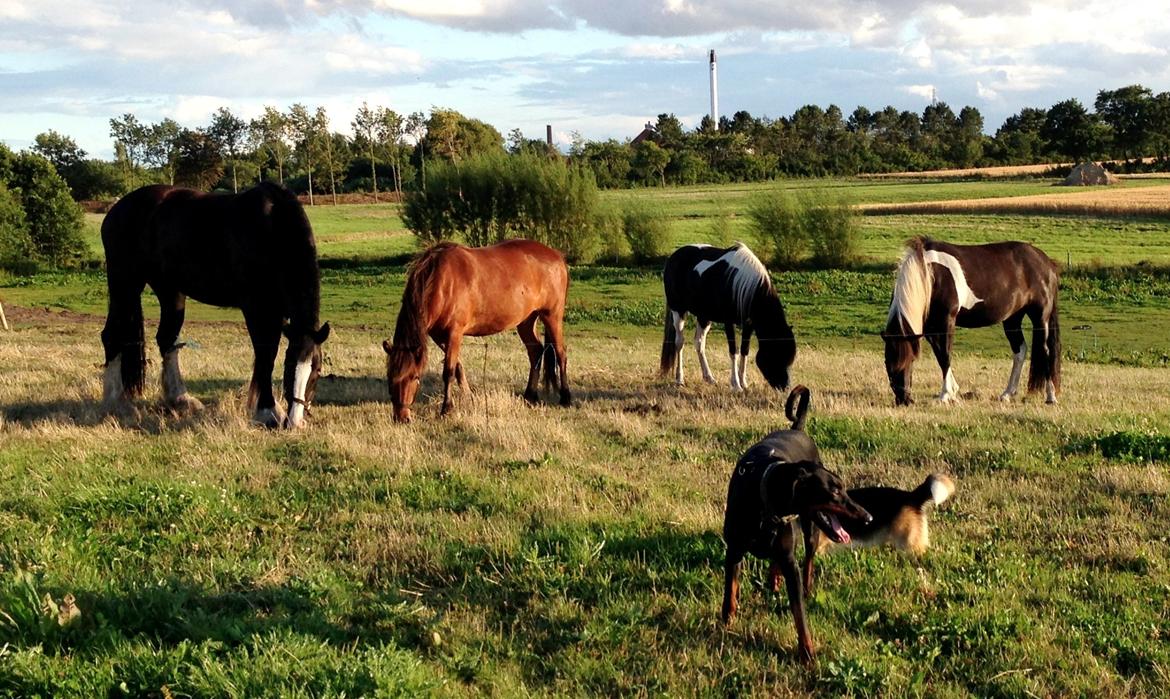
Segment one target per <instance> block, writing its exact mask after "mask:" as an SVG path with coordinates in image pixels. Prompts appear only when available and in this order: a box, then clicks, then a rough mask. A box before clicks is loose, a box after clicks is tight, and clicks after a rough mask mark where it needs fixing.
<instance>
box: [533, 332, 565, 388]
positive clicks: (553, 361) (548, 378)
mask: <svg viewBox="0 0 1170 699" xmlns="http://www.w3.org/2000/svg"><path fill="white" fill-rule="evenodd" d="M537 362H543V363H544V390H545V391H559V390H561V378H560V371H559V369H560V366H561V358H560V357H559V356H557V347H556V345H555V344H553V341H552V333H550V332H549V331H548V324H547V323H545V326H544V351H543V352H541V353H540V359H538V360H537Z"/></svg>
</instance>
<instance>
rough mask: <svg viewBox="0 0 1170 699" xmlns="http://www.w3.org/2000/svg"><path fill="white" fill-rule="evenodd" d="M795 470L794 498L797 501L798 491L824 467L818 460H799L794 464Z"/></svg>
mask: <svg viewBox="0 0 1170 699" xmlns="http://www.w3.org/2000/svg"><path fill="white" fill-rule="evenodd" d="M793 467H794V470H793V474H792V500H791V501H790V502H793V503H795V502H796V498H797V491H798V490H799V489H800V488H801V486H803V485H805V484H807V483H808V482H809V480H811V479H813V478H815V477H816V475H817V472H818V471H820V470H822V469H824V466H822V465H821V464H820V463H818V462H816V461H798V462H796V463H795V464H793Z"/></svg>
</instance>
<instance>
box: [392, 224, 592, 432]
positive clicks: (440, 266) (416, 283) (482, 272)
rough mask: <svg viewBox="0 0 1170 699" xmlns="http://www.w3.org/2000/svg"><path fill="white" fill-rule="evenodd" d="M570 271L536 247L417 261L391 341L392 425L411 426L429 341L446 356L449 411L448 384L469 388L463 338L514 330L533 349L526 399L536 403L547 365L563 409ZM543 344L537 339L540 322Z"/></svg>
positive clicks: (442, 254)
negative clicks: (462, 354)
mask: <svg viewBox="0 0 1170 699" xmlns="http://www.w3.org/2000/svg"><path fill="white" fill-rule="evenodd" d="M568 291H569V268H568V265H566V264H565V258H564V256H562V255H561V253H559V252H557V251H556V250H553V249H552V248H550V247H548V246H546V245H542V244H541V243H538V242H535V241H532V240H505V241H504V242H502V243H496V244H495V245H490V246H488V247H483V248H469V247H465V246H463V245H458V244H456V243H439V244H438V245H434V246H432V247H430V248H428V249H427V250H425V251H423V252H422V254H420V255H419V256H418V258H416V259H415V260H414V262H412V263H411V265H410V270H409V272H408V274H407V278H406V289H405V290H404V291H403V293H402V308H401V309H400V310H399V312H398V321H397V323H396V325H395V328H394V338H393V341H391V340H386V341H384V342H383V343H382V349H384V350H385V351H386V383H387V387H388V388H389V391H390V400H391V402H392V403H393V404H394V420H395V421H396V422H410V419H411V416H410V408H411V406H412V405H413V404H414V399H415V394H416V393H417V392H418V387H419V382H420V379H421V378H422V372H423V370H424V369H425V368H426V365H427V338H428V337H430V339H432V340H434V341H435V344H436V345H438V346H439V348H440V349H441V350H443V353H444V357H443V408H442V411H441V413H440V414H441V415H448V414H449V413H450V412H451V379H452V378H454V379H455V380H456V381H457V382H458V383H459V386H460V387H461V388H463V389H464V390H466V389H467V384H466V377H465V374H464V372H463V364H462V363H461V362H460V361H459V350H460V348H461V347H462V346H463V337H464V336H466V335H470V336H472V337H481V336H485V335H494V334H496V333H498V332H503V331H504V330H508V329H509V328H515V329H516V332H517V333H518V334H519V335H520V340H521V341H522V342H523V343H524V347H525V349H527V350H528V363H529V372H528V386H527V387H526V388H525V390H524V398H525V400H527V401H528V402H529V403H535V402H536V401H537V399H538V395H537V392H536V384H537V379H538V377H539V374H540V368H541V363H542V359H543V358H544V355H545V353H546V352H547V353H549V354H550V356H549V358H548V361H545V362H544V382H545V387H546V388H548V387H550V386H551V387H554V388H556V389H557V390H559V391H560V398H561V405H566V406H567V405H569V404H570V402H571V400H572V397H571V395H570V392H569V381H568V375H567V373H566V367H567V363H566V355H565V339H564V333H563V328H562V325H563V318H564V313H565V301H566V298H567V295H568ZM537 320H540V321H541V323H542V324H543V325H544V334H545V340H544V342H543V343H541V341H540V340H538V339H537V337H536V321H537Z"/></svg>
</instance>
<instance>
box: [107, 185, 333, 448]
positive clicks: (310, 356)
mask: <svg viewBox="0 0 1170 699" xmlns="http://www.w3.org/2000/svg"><path fill="white" fill-rule="evenodd" d="M102 245H103V247H104V248H105V253H106V281H107V285H108V287H109V311H108V313H107V316H106V325H105V328H104V329H103V330H102V344H103V345H104V347H105V357H106V365H105V367H106V368H105V380H104V387H103V396H102V403H103V406H104V407H105V408H106V409H107V410H110V411H115V410H118V409H121V408H125V407H126V406H128V400H129V399H130V398H135V397H140V396H141V395H142V393H143V389H144V383H145V380H144V373H145V367H146V349H145V340H144V333H143V317H142V291H143V289H144V288H145V287H146V285H150V288H151V290H152V291H153V292H154V295H155V296H156V297H157V298H158V301H159V307H160V309H161V316H160V318H159V324H158V332H157V333H156V335H155V341H156V342H157V344H158V349H159V353H160V354H161V355H162V388H163V394H164V399H165V401H166V403H167V405H169V406H170V407H171V408H173V409H175V410H177V411H179V412H189V411H194V410H198V409H200V408H202V407H203V406H202V403H200V402H199V400H198V399H196V398H195V397H193V396H192V395H191V394H190V393H189V392H188V391H187V387H186V386H185V385H184V383H183V378H182V375H181V373H180V371H179V349H181V348H182V347H183V344H179V343H178V339H179V331H180V330H181V329H182V327H183V319H184V315H185V311H186V303H187V297H190V298H193V299H195V300H197V301H201V302H203V303H207V304H211V305H213V306H221V307H230V308H239V309H241V310H242V311H243V313H244V321H245V323H246V324H247V327H248V334H249V335H250V336H251V339H252V348H253V350H254V351H255V361H254V363H253V366H252V380H251V384H250V386H249V392H248V393H249V404H250V405H252V406H254V408H255V414H254V417H253V419H254V420H255V421H256V422H258V423H260V424H262V425H264V426H266V427H278V426H285V427H300V426H302V425H303V424H304V421H305V417H306V416H307V415H308V411H309V405H310V404H311V403H312V400H313V396H314V394H315V392H316V384H317V377H318V376H319V374H320V371H321V359H322V354H321V345H322V343H324V342H325V340H326V338H328V337H329V324H328V323H325V324H324V325H321V326H320V327H318V325H317V321H318V318H317V316H318V312H319V306H320V295H321V291H320V271H319V269H318V266H317V245H316V242H315V240H314V238H313V229H312V228H311V227H310V225H309V220H308V218H307V217H306V216H305V211H304V209H303V208H302V207H301V204H300V202H299V201H297V198H296V197H295V196H294V195H293V194H292V192H289V191H288V190H287V189H285V188H283V187H280V186H278V185H275V184H272V183H267V182H266V183H262V184H260V185H258V186H256V187H253V188H252V189H249V190H246V191H244V192H241V193H239V194H205V193H203V192H197V191H195V190H191V189H182V188H177V187H171V186H167V185H149V186H146V187H141V188H139V189H136V190H134V191H133V192H131V193H129V194H127V195H126V196H124V197H122V198H121V199H119V200H118V202H117V203H116V204H114V206H113V207H111V208H110V211H109V213H108V214H106V218H105V220H104V221H103V222H102ZM282 333H283V334H284V336H285V337H287V338H288V350H287V351H286V353H285V359H284V397H285V400H286V401H287V402H288V411H287V415H286V414H284V411H283V410H282V409H281V408H280V407H279V406H277V405H276V400H275V398H274V397H273V395H272V368H273V364H274V363H275V361H276V354H277V351H278V350H279V349H280V337H281V334H282Z"/></svg>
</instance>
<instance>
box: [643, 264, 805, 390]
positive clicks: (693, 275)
mask: <svg viewBox="0 0 1170 699" xmlns="http://www.w3.org/2000/svg"><path fill="white" fill-rule="evenodd" d="M662 285H663V287H664V288H665V291H666V327H665V330H664V333H663V337H662V365H661V371H662V374H663V375H666V374H668V373H669V372H670V371H671V370H674V379H675V382H676V383H678V384H679V385H682V383H683V370H682V346H683V342H684V339H683V326H684V325H685V322H686V316H687V313H693V314H694V316H695V350H696V351H697V352H698V353H699V366H700V368H701V369H702V370H703V380H704V381H706V382H708V383H714V382H715V378H714V377H713V376H712V375H711V367H710V366H708V364H707V352H706V347H707V331H709V330H710V329H711V324H712V323H723V328H724V330H725V331H726V333H727V347H728V352H729V353H730V355H731V388H732V389H734V390H737V391H738V390H741V389H743V388H746V387H747V355H748V349H749V348H750V345H751V337H752V333H753V332H755V333H756V334H757V335H759V337H760V341H759V344H760V349H759V351H757V352H756V366H758V367H759V369H760V373H762V374H763V375H764V379H765V380H766V381H767V382H768V384H769V385H771V386H772V388H776V389H781V390H783V389H786V388H788V369H789V367H791V366H792V361H793V360H794V359H795V358H796V338H795V337H794V336H793V335H792V326H791V325H789V324H788V320H787V319H786V318H785V317H784V305H783V304H781V303H780V297H779V296H778V295H777V294H776V289H775V288H774V287H773V286H772V278H771V277H770V276H769V275H768V270H767V269H765V268H764V264H763V263H762V262H760V260H759V258H758V257H756V256H755V254H753V253H752V251H751V250H749V249H748V247H747V246H746V245H744V244H743V243H736V244H735V245H734V246H732V247H730V248H716V247H712V246H710V245H684V246H683V247H681V248H679V249H678V250H675V251H674V252H673V253H671V255H670V257H669V258H668V259H667V260H666V269H665V270H663V275H662ZM736 325H739V326H741V327H742V328H743V340H742V342H741V344H740V348H739V352H738V353H737V352H736V351H735V326H736Z"/></svg>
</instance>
